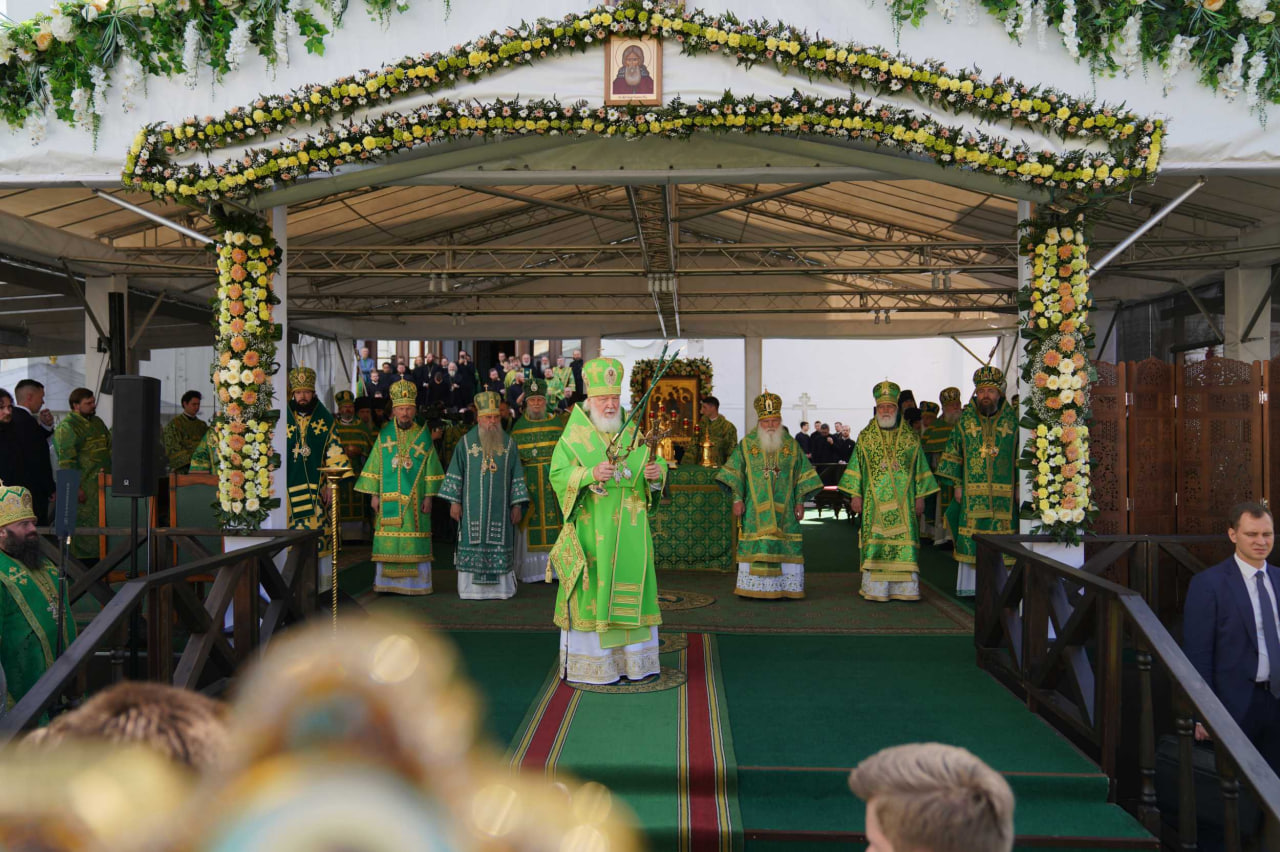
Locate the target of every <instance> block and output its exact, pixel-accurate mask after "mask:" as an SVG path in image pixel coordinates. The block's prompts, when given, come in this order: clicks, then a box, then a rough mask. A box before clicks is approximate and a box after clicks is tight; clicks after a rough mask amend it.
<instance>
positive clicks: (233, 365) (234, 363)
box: [227, 358, 240, 373]
mask: <svg viewBox="0 0 1280 852" xmlns="http://www.w3.org/2000/svg"><path fill="white" fill-rule="evenodd" d="M227 369H228V370H234V371H235V372H237V373H238V372H240V359H238V358H232V359H231V360H230V361H228V362H227Z"/></svg>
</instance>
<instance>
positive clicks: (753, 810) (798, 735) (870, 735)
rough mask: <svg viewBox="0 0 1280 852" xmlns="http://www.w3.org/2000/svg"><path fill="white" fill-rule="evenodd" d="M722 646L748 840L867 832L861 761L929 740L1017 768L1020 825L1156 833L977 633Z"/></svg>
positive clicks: (1088, 832) (753, 639)
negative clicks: (1001, 679)
mask: <svg viewBox="0 0 1280 852" xmlns="http://www.w3.org/2000/svg"><path fill="white" fill-rule="evenodd" d="M719 643H720V662H721V667H722V672H723V676H724V681H725V694H726V697H727V699H728V703H729V718H730V723H731V727H732V729H733V737H734V742H735V744H736V749H737V759H738V767H739V796H740V801H741V805H742V812H743V820H744V822H745V824H746V831H747V836H748V838H750V837H752V831H753V830H754V829H768V830H771V831H830V832H859V831H861V830H862V826H863V823H862V811H861V809H860V808H859V807H858V806H857V802H856V801H854V800H853V799H852V797H851V796H850V794H849V791H848V787H847V786H846V780H845V779H846V776H847V769H848V767H851V766H853V765H855V764H856V763H858V761H860V760H861V759H862V758H864V757H866V756H868V755H870V754H873V753H874V752H876V751H878V750H880V749H881V748H884V747H886V746H890V745H895V744H898V743H903V742H928V741H937V742H946V743H950V744H953V745H958V746H962V747H964V748H967V749H969V750H970V751H972V752H974V753H975V754H977V755H978V756H979V757H981V758H983V760H985V761H986V762H987V763H988V764H990V765H991V766H992V767H993V768H995V769H996V770H998V771H1000V772H1003V773H1006V775H1007V777H1008V780H1009V782H1010V785H1011V786H1012V787H1013V788H1014V793H1015V796H1016V797H1017V801H1018V811H1017V823H1016V825H1017V831H1018V833H1019V835H1023V836H1026V835H1040V836H1055V837H1063V836H1067V837H1070V836H1090V837H1125V838H1131V837H1144V836H1145V832H1144V831H1143V829H1142V828H1141V826H1140V825H1139V824H1138V823H1137V822H1136V821H1134V820H1133V819H1132V818H1131V817H1129V816H1128V814H1126V813H1125V812H1124V811H1123V810H1121V809H1120V808H1118V807H1116V806H1114V805H1109V804H1107V803H1106V795H1107V779H1106V777H1105V776H1103V775H1102V774H1101V773H1099V772H1098V770H1097V768H1096V767H1095V766H1094V765H1093V764H1092V763H1090V762H1089V761H1088V760H1087V759H1085V758H1084V757H1083V756H1082V755H1081V754H1079V752H1077V751H1076V750H1075V748H1074V747H1072V746H1071V745H1070V744H1069V743H1067V742H1066V741H1065V740H1064V739H1062V738H1061V737H1060V736H1059V735H1058V734H1057V733H1056V732H1054V731H1053V730H1052V729H1050V728H1049V727H1048V726H1047V725H1045V724H1044V723H1043V722H1041V721H1040V720H1039V719H1038V718H1036V717H1035V716H1032V715H1031V714H1030V713H1028V712H1027V711H1026V708H1025V707H1024V706H1023V705H1022V704H1021V703H1019V702H1018V701H1017V700H1016V699H1015V698H1014V697H1013V696H1012V695H1010V694H1009V693H1008V692H1007V691H1006V690H1004V688H1003V687H1001V686H1000V685H999V684H997V683H996V682H995V681H994V680H992V679H991V678H990V677H988V676H987V675H986V674H985V673H983V672H982V671H980V670H979V669H977V668H976V667H975V665H974V660H973V645H972V642H971V641H970V640H968V639H964V638H951V637H934V636H903V637H892V638H889V637H822V638H819V637H801V636H797V637H787V638H786V639H785V640H780V639H778V638H776V637H768V636H737V635H735V636H721V637H719ZM815 684H820V685H821V688H820V689H815V688H814V685H815ZM800 695H802V696H804V698H803V702H799V703H798V702H797V700H796V696H800ZM797 706H799V707H801V708H802V710H801V712H800V715H799V716H797V712H796V708H797ZM768 720H773V721H768ZM815 731H819V732H821V733H820V735H816V736H815V734H814V732H815ZM755 842H764V841H762V840H757V841H755Z"/></svg>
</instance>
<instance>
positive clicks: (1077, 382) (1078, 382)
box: [1071, 376, 1084, 390]
mask: <svg viewBox="0 0 1280 852" xmlns="http://www.w3.org/2000/svg"><path fill="white" fill-rule="evenodd" d="M1071 387H1073V388H1075V389H1076V390H1079V389H1080V388H1082V387H1084V379H1082V378H1080V377H1079V376H1072V377H1071Z"/></svg>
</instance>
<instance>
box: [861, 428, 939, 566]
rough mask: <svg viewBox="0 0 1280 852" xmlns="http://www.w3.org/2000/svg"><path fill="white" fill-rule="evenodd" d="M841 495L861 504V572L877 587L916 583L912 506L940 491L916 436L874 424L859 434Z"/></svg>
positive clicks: (916, 548) (916, 546)
mask: <svg viewBox="0 0 1280 852" xmlns="http://www.w3.org/2000/svg"><path fill="white" fill-rule="evenodd" d="M839 489H840V490H841V491H842V492H844V493H845V494H848V495H849V496H850V497H861V498H862V501H863V502H862V532H861V535H860V542H859V543H860V546H861V551H862V553H861V556H862V565H861V570H862V572H863V573H864V574H870V575H872V577H873V579H874V580H876V581H878V582H887V583H897V582H911V581H914V580H915V579H916V573H917V571H918V568H917V561H918V559H919V554H920V531H919V527H918V524H917V521H916V510H915V501H916V500H917V498H923V497H927V496H929V495H930V494H933V493H934V492H935V491H937V490H938V483H937V482H936V481H935V480H934V478H933V474H932V473H931V472H930V471H929V463H928V461H927V460H926V459H925V454H924V450H923V449H922V448H921V446H920V439H919V438H917V437H916V434H915V433H914V432H912V431H911V429H910V428H908V427H906V426H902V425H898V426H895V427H894V428H892V429H883V428H881V427H880V425H879V424H878V423H877V422H876V421H875V420H874V419H872V421H871V422H870V423H869V424H867V427H866V428H865V429H863V430H862V431H861V432H860V433H859V434H858V443H857V449H856V450H855V452H854V457H853V458H852V459H851V460H850V462H849V466H848V467H846V468H845V472H844V475H843V476H841V477H840V484H839Z"/></svg>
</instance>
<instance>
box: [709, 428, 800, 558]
mask: <svg viewBox="0 0 1280 852" xmlns="http://www.w3.org/2000/svg"><path fill="white" fill-rule="evenodd" d="M758 436H759V430H756V429H753V430H751V432H749V433H748V434H747V437H745V438H743V439H742V441H741V443H739V444H738V445H737V446H736V447H734V448H733V453H732V454H731V455H730V456H729V460H728V461H727V462H725V465H724V467H723V468H721V470H720V473H719V474H717V475H716V482H719V483H720V484H721V485H724V486H725V487H726V488H728V489H729V492H730V493H731V494H732V495H733V499H734V500H735V501H737V500H741V501H742V502H743V503H744V504H745V505H746V512H745V514H743V516H742V521H741V523H742V527H741V530H740V532H739V534H738V561H739V562H746V563H748V564H749V565H751V571H752V573H756V572H759V573H761V574H763V575H765V576H777V575H778V574H781V573H782V569H781V568H780V567H779V565H780V564H781V563H783V562H786V563H788V564H792V565H803V564H804V548H803V546H802V541H801V535H800V522H799V521H798V520H796V515H795V511H796V506H798V505H803V504H804V500H805V498H806V497H808V496H809V495H810V494H812V493H813V492H815V491H820V490H821V489H822V480H820V479H819V478H818V474H817V472H816V471H815V470H814V469H813V465H812V464H810V463H809V460H808V459H807V458H805V455H804V453H803V452H802V451H801V450H800V445H799V444H797V443H796V439H795V438H792V437H791V436H790V435H783V436H782V447H781V448H780V449H779V450H778V451H777V452H776V453H766V452H765V451H764V449H763V448H761V446H760V440H759V437H758Z"/></svg>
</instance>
